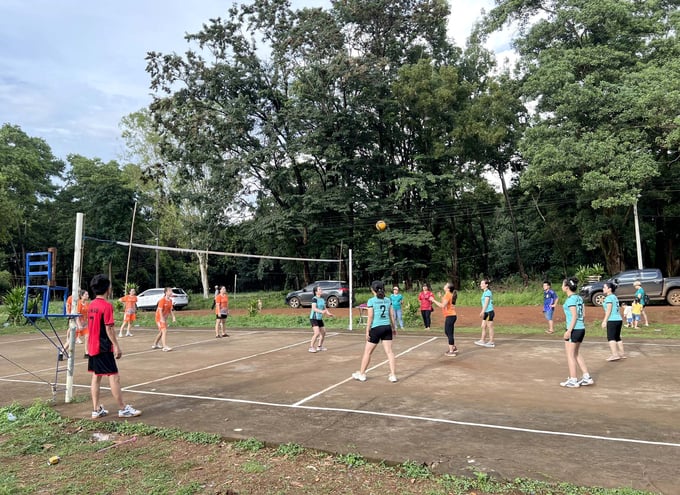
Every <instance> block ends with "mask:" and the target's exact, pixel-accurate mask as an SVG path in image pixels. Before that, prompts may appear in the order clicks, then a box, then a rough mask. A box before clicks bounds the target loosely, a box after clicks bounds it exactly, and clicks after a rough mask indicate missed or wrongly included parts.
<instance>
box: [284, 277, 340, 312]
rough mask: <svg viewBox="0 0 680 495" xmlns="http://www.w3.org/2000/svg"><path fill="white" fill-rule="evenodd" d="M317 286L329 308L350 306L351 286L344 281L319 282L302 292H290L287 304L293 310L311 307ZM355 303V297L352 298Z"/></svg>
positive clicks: (304, 288)
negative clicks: (320, 289) (321, 290)
mask: <svg viewBox="0 0 680 495" xmlns="http://www.w3.org/2000/svg"><path fill="white" fill-rule="evenodd" d="M317 285H318V286H320V287H321V288H322V289H323V294H322V297H323V298H324V299H325V300H326V306H328V307H329V308H337V307H338V306H341V305H345V306H349V301H350V297H349V284H348V283H347V282H343V281H342V280H317V281H316V282H313V283H311V284H309V285H308V286H306V287H303V288H302V289H300V290H296V291H293V292H289V293H288V295H286V304H287V305H288V306H290V307H291V308H299V307H300V306H311V305H312V297H314V287H316V286H317ZM353 301H354V297H352V302H353Z"/></svg>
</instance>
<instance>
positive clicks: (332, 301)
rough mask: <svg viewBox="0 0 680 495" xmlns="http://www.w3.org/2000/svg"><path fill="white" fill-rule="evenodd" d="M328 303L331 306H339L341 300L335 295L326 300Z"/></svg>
mask: <svg viewBox="0 0 680 495" xmlns="http://www.w3.org/2000/svg"><path fill="white" fill-rule="evenodd" d="M326 304H327V305H328V307H329V308H337V307H338V306H339V305H340V300H339V299H338V298H337V297H335V296H331V297H329V298H328V299H327V300H326Z"/></svg>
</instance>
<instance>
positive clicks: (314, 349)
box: [307, 347, 316, 352]
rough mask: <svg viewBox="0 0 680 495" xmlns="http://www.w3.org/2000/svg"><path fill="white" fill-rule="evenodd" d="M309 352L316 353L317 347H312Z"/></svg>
mask: <svg viewBox="0 0 680 495" xmlns="http://www.w3.org/2000/svg"><path fill="white" fill-rule="evenodd" d="M307 351H308V352H316V347H310V348H309V349H307Z"/></svg>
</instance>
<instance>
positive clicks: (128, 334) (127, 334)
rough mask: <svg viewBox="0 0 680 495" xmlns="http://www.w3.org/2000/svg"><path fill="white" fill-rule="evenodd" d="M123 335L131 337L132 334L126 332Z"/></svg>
mask: <svg viewBox="0 0 680 495" xmlns="http://www.w3.org/2000/svg"><path fill="white" fill-rule="evenodd" d="M125 336H126V337H133V335H132V334H131V333H130V332H128V333H126V334H125Z"/></svg>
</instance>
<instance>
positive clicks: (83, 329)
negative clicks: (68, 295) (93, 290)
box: [76, 290, 90, 358]
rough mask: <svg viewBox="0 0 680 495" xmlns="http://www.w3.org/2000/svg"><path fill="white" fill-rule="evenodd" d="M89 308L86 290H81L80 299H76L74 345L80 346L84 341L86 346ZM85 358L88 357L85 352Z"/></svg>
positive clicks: (88, 296)
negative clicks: (76, 315) (76, 314)
mask: <svg viewBox="0 0 680 495" xmlns="http://www.w3.org/2000/svg"><path fill="white" fill-rule="evenodd" d="M89 307H90V295H89V294H88V293H87V291H86V290H81V291H80V297H78V306H77V310H76V312H77V313H78V317H77V318H76V344H82V343H83V340H85V344H86V345H87V335H88V331H87V310H88V308H89ZM80 337H82V338H83V340H81V339H80ZM85 357H86V358H88V357H90V356H89V355H88V354H87V352H86V353H85Z"/></svg>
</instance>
